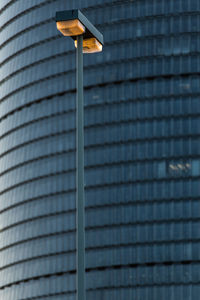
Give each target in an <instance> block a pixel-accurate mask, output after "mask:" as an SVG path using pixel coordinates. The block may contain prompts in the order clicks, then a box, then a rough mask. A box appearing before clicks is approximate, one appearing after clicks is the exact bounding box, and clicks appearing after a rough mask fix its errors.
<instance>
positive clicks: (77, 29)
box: [56, 20, 85, 36]
mask: <svg viewBox="0 0 200 300" xmlns="http://www.w3.org/2000/svg"><path fill="white" fill-rule="evenodd" d="M56 25H57V29H58V30H59V31H60V32H61V33H62V34H63V35H64V36H74V35H81V34H83V33H84V32H85V27H84V26H83V25H82V24H81V22H80V21H79V20H71V21H59V22H57V23H56Z"/></svg>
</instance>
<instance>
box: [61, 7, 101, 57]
mask: <svg viewBox="0 0 200 300" xmlns="http://www.w3.org/2000/svg"><path fill="white" fill-rule="evenodd" d="M56 25H57V29H58V30H59V31H60V32H61V33H62V34H63V35H64V36H70V37H71V38H72V39H73V40H75V46H76V45H77V42H76V40H77V38H76V37H77V36H78V35H81V34H82V35H83V53H95V52H100V51H102V48H103V35H102V34H101V33H100V32H99V31H98V30H97V29H96V28H95V27H94V26H93V25H92V24H91V23H90V22H89V21H88V19H87V18H86V17H85V16H84V15H83V14H82V13H81V11H80V10H78V9H75V10H65V11H59V12H56Z"/></svg>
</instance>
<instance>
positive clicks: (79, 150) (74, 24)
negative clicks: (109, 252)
mask: <svg viewBox="0 0 200 300" xmlns="http://www.w3.org/2000/svg"><path fill="white" fill-rule="evenodd" d="M56 24H57V29H58V30H59V31H60V32H61V33H62V34H63V35H64V36H70V37H72V38H73V39H74V41H75V47H76V48H77V52H76V64H77V66H76V84H77V97H76V224H77V225H76V226H77V235H76V243H77V246H76V248H77V255H76V259H77V300H85V202H84V104H83V53H95V52H100V51H102V45H103V36H102V34H101V33H100V32H99V31H98V30H97V29H96V28H95V27H94V26H93V25H92V24H91V23H90V22H89V21H88V19H87V18H86V17H85V16H84V15H83V14H82V13H81V12H80V10H78V9H76V10H67V11H59V12H56Z"/></svg>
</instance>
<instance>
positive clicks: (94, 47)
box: [74, 38, 103, 53]
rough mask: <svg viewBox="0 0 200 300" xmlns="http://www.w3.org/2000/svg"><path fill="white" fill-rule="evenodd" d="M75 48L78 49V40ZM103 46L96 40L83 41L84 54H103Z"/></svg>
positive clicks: (75, 42)
mask: <svg viewBox="0 0 200 300" xmlns="http://www.w3.org/2000/svg"><path fill="white" fill-rule="evenodd" d="M74 44H75V47H76V48H77V40H75V41H74ZM102 48H103V46H102V45H101V44H100V43H99V41H98V40H97V39H95V38H90V39H84V40H83V53H95V52H101V51H102Z"/></svg>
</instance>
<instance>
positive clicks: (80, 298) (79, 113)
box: [76, 35, 85, 300]
mask: <svg viewBox="0 0 200 300" xmlns="http://www.w3.org/2000/svg"><path fill="white" fill-rule="evenodd" d="M76 80H77V98H76V149H77V150H76V224H77V226H76V228H77V232H76V241H77V245H76V251H77V255H76V259H77V261H76V263H77V298H76V299H77V300H85V203H84V114H83V113H84V105H83V36H82V35H79V36H77V75H76Z"/></svg>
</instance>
